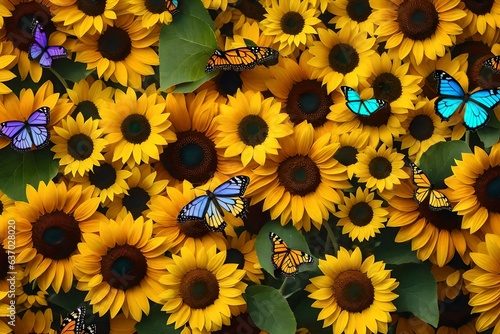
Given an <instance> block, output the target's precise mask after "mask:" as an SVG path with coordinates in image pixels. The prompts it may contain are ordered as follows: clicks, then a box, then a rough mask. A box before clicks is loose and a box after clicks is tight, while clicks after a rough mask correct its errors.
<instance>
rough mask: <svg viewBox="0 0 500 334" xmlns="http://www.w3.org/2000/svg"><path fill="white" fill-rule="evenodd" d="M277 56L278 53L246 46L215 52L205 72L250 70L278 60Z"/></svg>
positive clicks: (268, 49) (263, 48)
mask: <svg viewBox="0 0 500 334" xmlns="http://www.w3.org/2000/svg"><path fill="white" fill-rule="evenodd" d="M278 56H279V52H278V51H276V50H274V49H272V48H267V47H261V46H247V47H243V48H237V49H231V50H227V51H221V50H215V51H214V53H213V54H212V56H211V57H210V58H209V59H208V62H207V66H206V67H205V72H207V73H210V72H213V71H215V70H224V71H230V70H231V71H243V70H251V69H253V68H254V67H255V66H256V65H262V64H264V63H265V62H266V61H268V60H271V59H276V58H278Z"/></svg>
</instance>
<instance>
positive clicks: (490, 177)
mask: <svg viewBox="0 0 500 334" xmlns="http://www.w3.org/2000/svg"><path fill="white" fill-rule="evenodd" d="M474 188H475V191H476V196H477V199H478V201H479V203H481V206H483V207H485V208H486V209H488V211H490V212H496V213H500V166H495V167H490V168H489V169H487V170H486V171H485V172H484V173H483V175H481V176H479V177H478V178H477V180H476V184H475V186H474Z"/></svg>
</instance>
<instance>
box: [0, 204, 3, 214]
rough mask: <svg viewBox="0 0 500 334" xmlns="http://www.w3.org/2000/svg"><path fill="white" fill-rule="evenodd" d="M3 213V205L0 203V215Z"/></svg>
mask: <svg viewBox="0 0 500 334" xmlns="http://www.w3.org/2000/svg"><path fill="white" fill-rule="evenodd" d="M2 213H3V203H2V201H0V215H1V214H2Z"/></svg>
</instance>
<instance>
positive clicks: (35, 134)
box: [0, 107, 50, 152]
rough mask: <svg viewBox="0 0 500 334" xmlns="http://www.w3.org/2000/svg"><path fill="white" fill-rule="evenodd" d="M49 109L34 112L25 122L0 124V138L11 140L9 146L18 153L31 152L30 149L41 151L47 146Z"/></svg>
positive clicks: (44, 108)
mask: <svg viewBox="0 0 500 334" xmlns="http://www.w3.org/2000/svg"><path fill="white" fill-rule="evenodd" d="M49 121H50V108H49V107H41V108H38V109H37V110H35V111H34V112H33V113H32V114H31V115H30V117H29V118H28V120H27V121H24V122H22V121H7V122H3V123H2V124H0V136H1V137H5V138H8V139H10V140H11V143H10V145H11V146H12V148H13V149H14V150H16V151H18V152H25V151H31V149H32V147H33V146H35V147H36V149H41V148H43V147H45V146H47V145H48V144H49V139H50V132H49V130H48V129H47V125H48V124H49Z"/></svg>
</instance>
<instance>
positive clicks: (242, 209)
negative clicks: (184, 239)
mask: <svg viewBox="0 0 500 334" xmlns="http://www.w3.org/2000/svg"><path fill="white" fill-rule="evenodd" d="M249 183H250V178H249V177H248V176H245V175H239V176H235V177H232V178H230V179H229V180H227V181H226V182H224V183H222V184H221V185H220V186H218V187H217V188H215V190H214V191H213V192H212V191H210V190H207V191H206V193H207V194H206V195H202V196H198V197H196V198H195V199H193V200H192V201H191V202H189V203H188V204H186V206H184V207H183V208H182V209H181V211H180V212H179V215H178V216H177V221H178V222H180V223H181V222H185V221H189V220H196V219H205V224H206V226H207V228H208V229H209V230H211V231H214V232H220V231H224V228H225V227H226V225H227V224H226V222H225V221H224V211H223V209H224V210H225V211H228V212H230V213H231V214H233V215H234V216H236V217H241V216H244V215H245V214H246V212H247V206H248V204H247V202H246V200H245V199H244V198H243V197H242V196H243V194H244V193H245V190H246V189H247V186H248V184H249Z"/></svg>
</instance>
